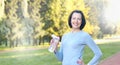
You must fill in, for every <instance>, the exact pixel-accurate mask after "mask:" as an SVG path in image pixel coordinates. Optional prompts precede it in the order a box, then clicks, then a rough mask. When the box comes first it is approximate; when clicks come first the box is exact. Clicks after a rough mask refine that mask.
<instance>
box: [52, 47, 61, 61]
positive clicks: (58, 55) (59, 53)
mask: <svg viewBox="0 0 120 65" xmlns="http://www.w3.org/2000/svg"><path fill="white" fill-rule="evenodd" d="M54 53H55V55H56V57H57V59H58V60H59V61H61V62H62V60H63V50H62V45H61V46H60V49H59V51H58V50H57V49H56V50H55V51H54Z"/></svg>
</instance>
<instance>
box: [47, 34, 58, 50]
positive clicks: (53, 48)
mask: <svg viewBox="0 0 120 65" xmlns="http://www.w3.org/2000/svg"><path fill="white" fill-rule="evenodd" d="M51 37H52V39H53V42H51V43H50V47H49V48H48V50H49V51H50V52H54V50H55V48H56V46H57V44H58V42H59V37H57V36H55V35H54V34H53V35H51Z"/></svg>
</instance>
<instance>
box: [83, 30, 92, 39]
mask: <svg viewBox="0 0 120 65" xmlns="http://www.w3.org/2000/svg"><path fill="white" fill-rule="evenodd" d="M81 34H82V35H83V36H84V37H85V38H86V37H91V35H90V34H89V33H87V32H85V31H82V33H81Z"/></svg>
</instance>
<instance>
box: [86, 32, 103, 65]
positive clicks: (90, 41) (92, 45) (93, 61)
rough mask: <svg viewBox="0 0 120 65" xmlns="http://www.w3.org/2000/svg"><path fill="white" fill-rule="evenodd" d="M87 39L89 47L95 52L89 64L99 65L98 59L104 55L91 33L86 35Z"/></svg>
mask: <svg viewBox="0 0 120 65" xmlns="http://www.w3.org/2000/svg"><path fill="white" fill-rule="evenodd" d="M85 40H86V41H85V43H86V44H87V45H88V47H89V48H90V49H91V50H92V51H93V53H94V57H93V58H92V59H91V61H90V62H89V63H88V65H97V63H98V61H99V60H100V58H101V56H102V52H101V50H100V49H99V47H98V46H97V45H96V43H95V42H94V41H93V39H92V38H91V36H90V35H89V34H88V35H87V36H86V39H85Z"/></svg>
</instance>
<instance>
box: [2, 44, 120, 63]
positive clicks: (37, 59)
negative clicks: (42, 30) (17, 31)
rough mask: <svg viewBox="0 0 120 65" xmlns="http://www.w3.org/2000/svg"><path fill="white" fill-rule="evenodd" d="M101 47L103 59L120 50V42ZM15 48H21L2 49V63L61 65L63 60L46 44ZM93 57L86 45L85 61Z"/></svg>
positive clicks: (100, 45) (101, 45)
mask: <svg viewBox="0 0 120 65" xmlns="http://www.w3.org/2000/svg"><path fill="white" fill-rule="evenodd" d="M99 47H100V49H101V50H102V53H103V56H102V58H101V59H102V60H104V59H106V58H107V57H109V56H111V55H113V54H115V53H117V52H120V42H114V43H113V42H109V43H105V44H99ZM39 48H40V49H39ZM4 49H5V48H2V49H1V50H4ZM15 49H19V50H15V51H10V52H1V51H0V65H61V62H59V61H58V60H57V59H56V57H55V56H54V54H53V53H50V52H48V50H47V47H45V46H41V47H37V49H36V50H32V49H31V50H24V49H22V50H20V49H21V48H15ZM28 49H29V48H28ZM12 50H13V49H12ZM92 57H93V53H92V52H91V50H90V49H89V48H88V47H85V52H84V56H83V58H84V61H85V63H87V62H89V60H90V59H91V58H92Z"/></svg>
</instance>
